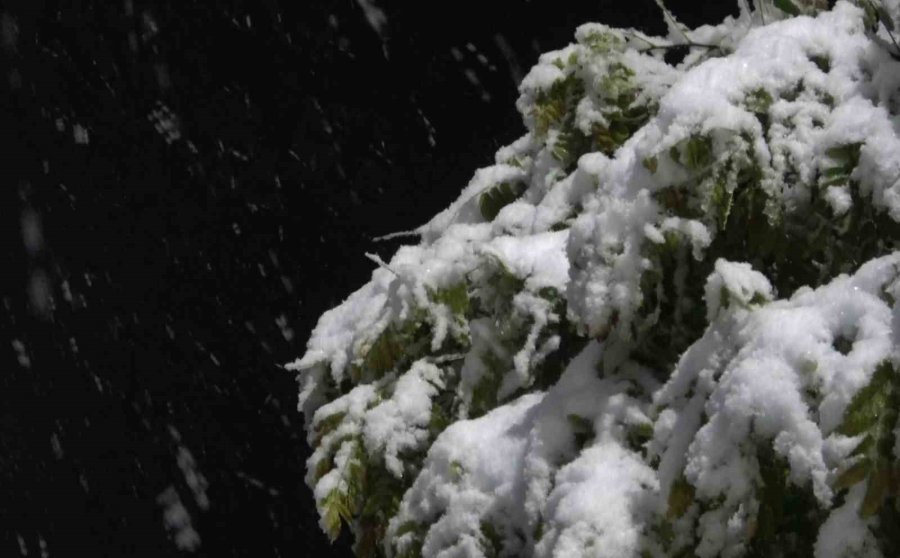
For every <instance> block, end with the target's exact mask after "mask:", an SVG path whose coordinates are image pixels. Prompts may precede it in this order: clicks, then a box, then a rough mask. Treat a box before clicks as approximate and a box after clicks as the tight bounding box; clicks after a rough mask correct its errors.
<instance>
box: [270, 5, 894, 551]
mask: <svg viewBox="0 0 900 558" xmlns="http://www.w3.org/2000/svg"><path fill="white" fill-rule="evenodd" d="M759 4H760V5H761V9H759V10H757V9H754V10H751V9H750V8H749V3H747V2H740V5H741V13H740V16H739V17H737V18H728V19H726V20H725V21H724V22H722V23H721V24H720V25H716V26H703V27H701V28H698V29H694V30H690V29H687V28H686V27H684V26H683V25H681V24H680V23H678V22H677V20H675V19H673V18H672V17H671V16H667V23H668V25H669V28H670V34H669V36H668V37H649V36H647V35H644V34H642V33H640V32H638V31H635V30H617V29H612V28H609V27H607V26H604V25H601V24H587V25H583V26H581V27H579V29H578V30H577V32H576V36H575V38H576V43H574V44H572V45H569V46H567V47H565V48H563V49H559V50H557V51H553V52H550V53H546V54H544V55H543V56H541V59H540V61H539V63H538V65H537V66H535V68H533V69H532V70H531V71H530V72H529V73H528V75H527V76H526V77H525V78H524V79H523V81H522V84H521V86H520V93H521V96H520V98H519V101H518V103H517V106H518V108H519V110H520V112H521V113H522V116H523V121H524V122H525V125H526V127H527V128H528V133H527V134H525V135H524V136H523V137H522V138H520V139H519V140H517V141H516V142H514V143H512V144H511V145H509V146H507V147H504V148H502V149H500V150H499V151H498V152H497V154H496V157H495V160H496V164H495V165H493V166H491V167H488V168H485V169H481V170H479V171H477V172H476V173H475V176H474V177H473V179H472V181H471V182H470V183H469V185H468V186H467V187H466V188H465V189H464V190H463V191H462V193H461V195H460V196H459V198H458V199H457V200H456V201H455V202H453V203H452V204H451V205H450V207H448V208H447V209H446V210H444V211H443V212H441V213H439V214H438V215H437V216H435V217H434V218H433V219H432V220H430V221H429V222H428V223H426V224H425V225H423V226H422V227H420V228H419V229H417V231H416V232H417V233H418V234H419V235H420V236H421V242H420V243H419V244H418V245H416V246H405V247H403V248H401V249H400V250H398V251H397V253H396V254H395V255H394V256H393V257H392V258H391V259H390V260H389V261H382V260H380V258H377V257H375V256H372V257H371V259H373V261H375V262H376V264H377V266H378V267H377V268H376V269H375V270H374V272H373V275H372V280H371V281H370V282H369V283H368V284H367V285H365V286H364V287H362V288H361V289H360V290H358V291H357V292H356V293H354V294H352V295H351V296H350V297H349V298H348V299H347V300H346V301H344V303H342V304H341V305H340V306H338V307H337V308H335V309H333V310H330V311H329V312H327V313H325V314H324V315H323V316H322V317H321V318H320V320H319V324H318V325H317V327H316V329H315V330H314V331H313V333H312V336H311V338H310V341H309V343H308V347H307V352H306V354H305V355H304V356H303V357H302V358H301V359H299V360H298V361H296V362H294V363H292V364H290V365H288V366H287V368H288V369H290V370H293V371H296V372H297V373H298V380H299V383H300V389H301V391H300V403H299V405H300V409H301V410H302V411H303V412H304V413H305V415H306V417H307V439H308V441H309V442H310V444H311V445H312V446H313V448H314V453H313V455H312V457H311V458H310V459H309V461H308V463H307V465H308V473H307V478H306V481H307V483H308V484H309V485H310V486H311V487H313V489H314V493H315V497H316V501H317V503H318V505H319V510H320V513H321V514H322V526H323V528H325V529H326V530H327V531H328V532H329V534H330V535H331V536H336V531H337V530H338V529H339V528H340V526H341V524H342V523H343V524H346V525H348V526H350V528H351V529H352V530H354V532H355V534H356V536H357V541H358V543H359V544H363V543H366V541H369V542H368V543H366V544H374V543H372V542H371V541H373V540H374V541H376V542H377V544H379V545H381V547H382V548H383V550H384V552H385V553H386V554H387V555H388V556H419V555H422V556H467V557H469V556H471V557H476V556H494V555H504V556H535V557H544V556H546V557H550V556H609V557H629V556H634V557H637V556H653V557H663V556H672V555H676V554H679V553H682V552H685V553H689V554H692V555H696V556H700V557H704V558H705V557H713V556H743V555H745V554H748V553H750V552H751V551H752V552H753V553H756V555H766V553H769V554H772V553H775V554H777V553H782V554H783V555H807V554H814V555H815V556H816V557H817V558H825V557H837V556H849V555H858V556H880V555H883V554H884V552H883V550H884V549H885V548H888V546H887V545H888V544H889V543H888V542H886V541H887V540H888V539H889V538H890V537H892V536H894V535H892V534H891V533H890V526H889V525H888V523H889V522H890V521H889V519H890V515H889V513H888V512H884V514H886V515H884V518H882V517H880V516H879V515H878V514H879V513H882V511H883V510H885V509H888V508H887V506H894V505H896V503H897V496H896V495H890V494H887V492H889V491H888V489H887V488H885V486H890V483H891V482H894V480H896V479H894V480H891V479H893V477H892V476H891V475H895V473H892V472H890V471H891V469H890V467H888V466H886V465H884V463H889V462H896V461H898V459H900V422H898V423H896V424H891V423H890V421H891V420H896V415H897V414H900V410H898V409H897V408H896V407H897V399H898V396H897V395H896V394H895V392H898V393H900V381H896V378H895V376H896V375H897V369H898V368H897V367H898V365H900V354H898V353H897V349H896V347H897V346H898V341H900V318H898V317H900V306H898V305H897V304H896V303H895V301H897V300H900V278H898V277H900V246H898V243H900V237H898V234H900V225H898V221H900V138H898V134H897V116H896V115H897V112H898V110H900V93H898V91H900V77H898V76H900V63H898V62H897V61H896V60H894V57H893V56H892V54H893V55H896V54H897V53H894V52H893V51H892V49H893V48H894V47H893V46H892V43H891V36H890V35H889V31H888V30H889V29H890V27H889V25H888V20H897V19H898V16H900V4H898V3H897V2H896V1H894V0H891V1H890V2H887V3H886V4H885V5H884V6H883V7H884V9H883V10H880V11H879V10H875V11H873V10H872V9H871V8H872V6H873V5H872V4H871V3H867V2H863V3H861V7H860V6H857V5H854V4H851V3H849V2H846V1H841V2H838V3H837V5H836V6H835V7H834V8H833V9H831V10H830V11H826V10H825V9H824V6H822V5H820V4H822V3H821V2H814V1H806V0H803V1H801V0H784V1H780V2H779V3H778V6H780V8H778V7H776V6H775V5H773V4H772V3H770V2H761V3H759ZM781 9H787V10H788V11H795V9H796V11H797V12H798V13H802V14H806V15H801V16H798V17H787V16H788V14H787V13H786V12H782V11H781ZM688 43H690V44H691V46H689V47H688V51H689V52H688V54H687V56H686V57H685V58H684V60H683V61H682V62H681V63H680V64H678V65H677V66H674V67H673V66H670V65H668V64H666V63H665V61H664V60H663V53H664V52H665V51H666V50H667V49H669V48H671V47H674V46H676V45H682V46H684V45H686V44H688ZM704 307H705V311H704ZM885 371H886V372H885ZM885 374H887V376H885ZM885 377H887V378H889V380H888V384H890V385H889V386H888V387H884V388H883V389H884V390H888V391H887V392H885V393H886V394H887V395H884V394H878V397H880V398H881V399H878V398H877V397H876V398H875V399H872V400H871V401H869V400H863V399H864V398H866V397H869V398H870V399H871V398H873V397H875V396H873V395H872V394H871V393H870V391H871V390H868V391H867V388H868V387H870V386H871V385H873V384H872V383H873V382H875V381H876V380H877V381H884V380H883V378H885ZM860 398H863V399H860ZM867 405H868V407H867ZM879 406H880V407H879ZM870 407H871V409H876V410H875V411H871V410H869V409H870ZM859 409H863V411H860V410H859ZM866 413H868V414H866ZM863 415H865V417H864V418H860V417H861V416H863ZM873 417H874V418H873ZM891 417H894V418H891ZM866 421H870V422H871V421H875V424H876V425H875V426H872V425H871V424H869V422H866ZM879 421H880V422H879ZM891 436H893V438H892V437H891ZM872 448H876V449H872ZM873 452H874V453H873ZM879 452H880V453H879ZM891 460H893V461H891ZM361 470H364V471H365V473H361V472H360V471H361ZM883 471H887V472H883ZM885 478H886V479H888V480H887V481H885V480H884V479H885ZM885 482H886V483H887V484H885ZM879 483H881V484H879ZM885 518H887V519H885ZM373 525H380V526H382V527H384V526H386V530H384V529H381V528H380V527H379V528H374V530H373V527H372V526H373ZM379 529H381V530H379ZM360 541H362V542H360ZM370 551H371V548H370ZM760 553H762V554H760ZM792 553H793V554H792Z"/></svg>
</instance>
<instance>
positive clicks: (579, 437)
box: [566, 415, 594, 451]
mask: <svg viewBox="0 0 900 558" xmlns="http://www.w3.org/2000/svg"><path fill="white" fill-rule="evenodd" d="M566 420H568V421H569V426H571V427H572V435H573V436H574V437H575V447H577V448H578V451H581V450H582V449H584V446H586V445H587V443H588V442H590V441H591V439H593V437H594V423H593V422H591V421H589V420H588V419H586V418H584V417H582V416H579V415H567V416H566Z"/></svg>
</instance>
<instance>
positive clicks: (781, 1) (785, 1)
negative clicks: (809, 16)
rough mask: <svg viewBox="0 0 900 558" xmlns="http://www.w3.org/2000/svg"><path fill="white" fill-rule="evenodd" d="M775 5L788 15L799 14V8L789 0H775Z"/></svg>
mask: <svg viewBox="0 0 900 558" xmlns="http://www.w3.org/2000/svg"><path fill="white" fill-rule="evenodd" d="M775 7H776V8H778V9H779V10H781V11H782V12H784V13H786V14H788V15H792V16H797V15H800V8H798V7H797V5H796V4H794V3H793V2H791V0H775Z"/></svg>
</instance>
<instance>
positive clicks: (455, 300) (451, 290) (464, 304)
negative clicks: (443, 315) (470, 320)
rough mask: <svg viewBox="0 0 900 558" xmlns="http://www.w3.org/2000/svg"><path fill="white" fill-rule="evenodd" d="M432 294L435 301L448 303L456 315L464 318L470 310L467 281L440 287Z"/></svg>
mask: <svg viewBox="0 0 900 558" xmlns="http://www.w3.org/2000/svg"><path fill="white" fill-rule="evenodd" d="M430 294H431V299H432V300H433V301H434V302H437V303H438V304H444V305H446V306H447V307H448V308H450V311H451V312H453V315H454V316H457V317H459V318H464V317H465V315H466V314H467V313H468V312H469V291H468V287H467V285H466V282H465V281H460V282H459V283H455V284H453V285H451V286H449V287H444V288H443V289H438V290H437V291H433V292H432V293H430Z"/></svg>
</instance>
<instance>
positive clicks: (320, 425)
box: [313, 412, 347, 443]
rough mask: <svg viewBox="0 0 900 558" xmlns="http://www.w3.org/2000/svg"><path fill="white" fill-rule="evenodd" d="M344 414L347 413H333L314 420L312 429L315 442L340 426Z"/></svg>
mask: <svg viewBox="0 0 900 558" xmlns="http://www.w3.org/2000/svg"><path fill="white" fill-rule="evenodd" d="M346 415H347V413H344V412H340V413H334V414H333V415H328V416H327V417H325V418H323V419H321V420H319V421H318V422H316V425H315V426H314V427H313V431H314V432H315V433H316V443H318V441H319V440H321V439H322V438H324V437H325V436H327V435H328V434H330V433H331V432H333V431H334V430H335V429H336V428H337V427H338V426H340V424H341V422H342V421H343V420H344V417H345V416H346Z"/></svg>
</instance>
